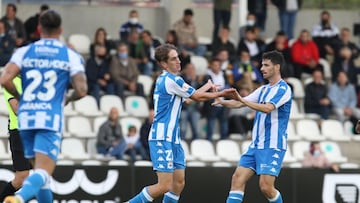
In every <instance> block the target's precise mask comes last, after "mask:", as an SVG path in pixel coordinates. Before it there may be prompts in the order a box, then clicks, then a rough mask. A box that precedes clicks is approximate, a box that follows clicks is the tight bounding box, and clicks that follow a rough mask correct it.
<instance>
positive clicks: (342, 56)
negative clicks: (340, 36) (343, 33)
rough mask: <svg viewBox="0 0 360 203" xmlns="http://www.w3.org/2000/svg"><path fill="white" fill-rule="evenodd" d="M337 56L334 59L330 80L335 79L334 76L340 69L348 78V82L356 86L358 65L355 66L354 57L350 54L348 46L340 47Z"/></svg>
mask: <svg viewBox="0 0 360 203" xmlns="http://www.w3.org/2000/svg"><path fill="white" fill-rule="evenodd" d="M338 55H339V57H338V58H337V59H336V60H335V61H334V63H333V65H332V68H331V72H332V81H333V82H335V81H336V77H337V75H338V73H339V72H340V71H344V72H345V73H346V75H347V77H348V78H349V82H350V83H351V84H353V85H354V86H355V87H357V86H358V79H357V75H358V73H359V72H358V67H356V66H355V62H354V57H353V56H352V51H351V49H350V48H349V47H346V46H344V47H342V48H341V49H340V50H339V54H338Z"/></svg>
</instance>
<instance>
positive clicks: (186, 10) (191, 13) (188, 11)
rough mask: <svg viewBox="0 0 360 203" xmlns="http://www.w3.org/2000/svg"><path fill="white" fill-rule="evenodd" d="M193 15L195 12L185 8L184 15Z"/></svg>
mask: <svg viewBox="0 0 360 203" xmlns="http://www.w3.org/2000/svg"><path fill="white" fill-rule="evenodd" d="M193 15H194V12H193V11H192V10H191V9H190V8H187V9H185V10H184V16H193Z"/></svg>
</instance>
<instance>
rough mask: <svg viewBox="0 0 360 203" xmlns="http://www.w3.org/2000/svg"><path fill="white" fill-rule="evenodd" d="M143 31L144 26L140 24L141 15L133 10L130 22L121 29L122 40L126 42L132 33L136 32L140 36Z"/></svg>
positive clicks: (130, 14) (130, 13)
mask: <svg viewBox="0 0 360 203" xmlns="http://www.w3.org/2000/svg"><path fill="white" fill-rule="evenodd" d="M143 30H144V26H143V25H142V24H141V23H140V22H139V13H138V12H137V11H136V10H131V11H130V12H129V20H128V21H127V22H125V23H123V24H122V25H121V27H120V32H119V35H120V40H121V41H123V42H126V41H127V40H128V37H129V34H130V32H131V31H136V32H137V33H139V34H140V33H141V32H142V31H143Z"/></svg>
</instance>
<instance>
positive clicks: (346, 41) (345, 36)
mask: <svg viewBox="0 0 360 203" xmlns="http://www.w3.org/2000/svg"><path fill="white" fill-rule="evenodd" d="M343 47H348V48H349V49H350V50H351V55H352V57H353V58H356V57H358V56H359V54H360V48H359V47H358V46H357V45H356V44H355V43H354V42H352V41H351V32H350V29H349V28H347V27H344V28H342V29H341V31H340V41H339V44H337V45H336V46H335V48H334V49H335V60H336V58H338V57H339V53H340V52H339V50H340V49H341V48H343Z"/></svg>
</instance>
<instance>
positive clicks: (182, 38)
mask: <svg viewBox="0 0 360 203" xmlns="http://www.w3.org/2000/svg"><path fill="white" fill-rule="evenodd" d="M193 15H194V13H193V11H192V10H191V9H185V10H184V15H183V17H182V19H180V20H178V21H176V22H175V24H174V26H173V27H174V30H175V32H176V34H177V36H178V38H179V47H180V48H181V49H185V50H186V51H189V52H192V53H194V54H195V55H199V56H204V55H205V53H206V46H205V45H200V44H198V36H197V33H196V25H195V24H194V22H193V21H192V18H193Z"/></svg>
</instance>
